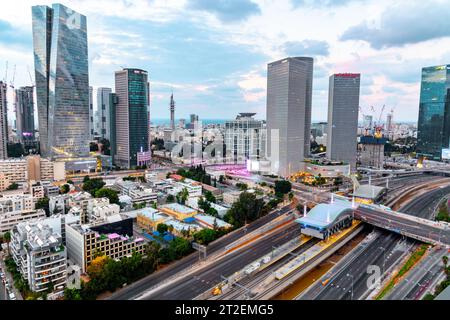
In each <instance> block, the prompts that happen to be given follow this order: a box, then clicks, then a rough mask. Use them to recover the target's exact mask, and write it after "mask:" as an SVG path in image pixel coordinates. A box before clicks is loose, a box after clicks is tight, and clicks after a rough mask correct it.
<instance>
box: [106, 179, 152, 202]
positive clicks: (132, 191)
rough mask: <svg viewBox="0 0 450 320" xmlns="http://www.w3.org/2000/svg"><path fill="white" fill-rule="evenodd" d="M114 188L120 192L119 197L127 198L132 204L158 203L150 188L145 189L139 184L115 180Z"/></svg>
mask: <svg viewBox="0 0 450 320" xmlns="http://www.w3.org/2000/svg"><path fill="white" fill-rule="evenodd" d="M114 187H115V188H116V189H118V190H119V191H120V194H121V195H125V196H129V197H130V198H131V203H132V204H140V203H145V204H150V203H152V202H155V203H156V202H157V201H158V194H157V193H156V192H154V191H153V189H152V188H148V187H145V186H144V185H142V184H140V183H139V182H134V181H124V180H122V179H117V180H116V181H115V182H114Z"/></svg>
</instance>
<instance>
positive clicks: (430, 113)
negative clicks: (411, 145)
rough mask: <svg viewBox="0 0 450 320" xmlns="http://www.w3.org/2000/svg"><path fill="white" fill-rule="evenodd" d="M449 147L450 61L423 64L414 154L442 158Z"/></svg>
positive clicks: (436, 158) (435, 158)
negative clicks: (415, 150)
mask: <svg viewBox="0 0 450 320" xmlns="http://www.w3.org/2000/svg"><path fill="white" fill-rule="evenodd" d="M449 148H450V65H442V66H435V67H426V68H422V82H421V88H420V104H419V121H418V128H417V155H418V156H425V157H428V158H430V159H434V160H441V159H442V150H443V149H449Z"/></svg>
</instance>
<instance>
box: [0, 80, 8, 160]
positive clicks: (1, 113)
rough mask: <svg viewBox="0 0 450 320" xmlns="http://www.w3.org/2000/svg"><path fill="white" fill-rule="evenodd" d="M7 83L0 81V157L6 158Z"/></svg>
mask: <svg viewBox="0 0 450 320" xmlns="http://www.w3.org/2000/svg"><path fill="white" fill-rule="evenodd" d="M7 91H8V85H7V84H6V83H5V82H3V81H0V159H6V158H8V149H7V143H8V106H7V100H6V93H7Z"/></svg>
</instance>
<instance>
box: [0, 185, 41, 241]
mask: <svg viewBox="0 0 450 320" xmlns="http://www.w3.org/2000/svg"><path fill="white" fill-rule="evenodd" d="M42 217H45V211H44V210H42V209H37V210H36V209H35V202H34V198H33V196H32V195H30V194H15V195H11V196H8V195H3V196H1V197H0V233H4V232H7V231H10V230H12V229H13V227H14V226H16V225H17V224H19V223H20V222H23V221H26V220H31V219H36V218H42Z"/></svg>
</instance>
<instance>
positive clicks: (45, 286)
mask: <svg viewBox="0 0 450 320" xmlns="http://www.w3.org/2000/svg"><path fill="white" fill-rule="evenodd" d="M10 248H11V254H12V257H13V259H14V261H15V263H16V265H17V268H18V270H19V271H20V273H21V274H22V276H23V278H24V279H25V280H26V281H27V282H28V285H29V287H30V290H31V291H33V292H45V291H52V294H51V295H49V298H51V297H57V296H60V295H62V293H63V291H64V288H65V286H66V281H67V253H66V248H65V247H64V245H63V243H62V237H61V235H60V234H58V233H56V232H54V231H53V230H52V228H51V227H49V226H48V225H45V224H41V223H33V222H25V223H20V224H18V225H16V226H15V227H14V229H13V231H12V237H11V246H10Z"/></svg>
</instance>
